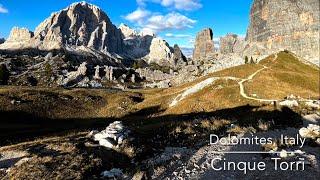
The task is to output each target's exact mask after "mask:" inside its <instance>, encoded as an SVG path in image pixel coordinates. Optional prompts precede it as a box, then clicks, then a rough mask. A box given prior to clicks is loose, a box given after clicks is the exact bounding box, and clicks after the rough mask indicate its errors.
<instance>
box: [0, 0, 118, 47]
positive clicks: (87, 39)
mask: <svg viewBox="0 0 320 180" xmlns="http://www.w3.org/2000/svg"><path fill="white" fill-rule="evenodd" d="M11 34H12V36H10V38H9V40H10V41H8V43H5V44H4V45H2V46H1V47H0V48H2V49H8V48H10V49H22V48H36V49H40V50H53V49H65V48H66V47H78V46H84V47H88V48H92V49H95V50H97V51H100V52H103V53H122V51H123V50H122V47H123V44H122V37H121V32H120V30H119V29H118V28H117V27H116V26H114V25H113V24H112V22H111V21H110V19H109V17H108V16H107V14H106V13H104V12H103V11H102V10H101V9H100V8H99V7H97V6H95V5H92V4H89V3H86V2H79V3H73V4H71V5H70V6H69V7H67V8H65V9H63V10H61V11H58V12H56V13H53V14H51V16H50V17H48V18H47V19H46V20H44V21H43V22H42V23H41V24H40V25H39V26H38V27H37V28H36V30H35V32H34V36H33V33H28V31H27V30H25V29H17V28H14V29H13V30H12V32H11ZM21 34H22V37H23V40H24V41H23V42H21V41H20V40H21V39H19V38H18V37H20V35H21ZM29 34H32V36H31V35H29ZM17 42H18V43H17Z"/></svg>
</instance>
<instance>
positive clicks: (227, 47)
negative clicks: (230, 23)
mask: <svg viewBox="0 0 320 180" xmlns="http://www.w3.org/2000/svg"><path fill="white" fill-rule="evenodd" d="M243 44H244V39H242V38H240V37H239V36H238V35H236V34H227V35H226V36H225V37H221V38H220V53H222V54H230V53H240V52H241V51H242V50H243V49H244V45H243Z"/></svg>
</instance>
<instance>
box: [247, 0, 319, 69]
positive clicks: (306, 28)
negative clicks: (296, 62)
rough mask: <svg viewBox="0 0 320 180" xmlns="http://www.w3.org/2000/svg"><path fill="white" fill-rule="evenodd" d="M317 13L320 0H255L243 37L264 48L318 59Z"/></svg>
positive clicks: (265, 50) (251, 43) (270, 51)
mask: <svg viewBox="0 0 320 180" xmlns="http://www.w3.org/2000/svg"><path fill="white" fill-rule="evenodd" d="M319 14H320V11H319V0H281V1H279V0H254V2H253V5H252V8H251V13H250V25H249V28H248V31H247V37H246V40H247V41H248V44H249V45H251V46H256V47H259V46H260V47H262V49H263V48H265V49H264V50H262V51H264V52H268V53H272V52H274V51H279V50H282V49H287V50H289V51H291V52H294V53H295V54H297V55H298V56H300V57H303V58H304V59H307V60H309V61H311V62H314V63H316V62H319V30H320V26H319V22H320V19H319V16H320V15H319ZM256 47H255V48H256ZM256 51H257V50H256ZM251 52H253V51H251ZM255 53H260V52H255ZM249 55H250V54H249Z"/></svg>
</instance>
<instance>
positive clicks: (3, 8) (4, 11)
mask: <svg viewBox="0 0 320 180" xmlns="http://www.w3.org/2000/svg"><path fill="white" fill-rule="evenodd" d="M8 12H9V11H8V9H6V8H5V7H3V5H2V4H0V13H8Z"/></svg>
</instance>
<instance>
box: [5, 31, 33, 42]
mask: <svg viewBox="0 0 320 180" xmlns="http://www.w3.org/2000/svg"><path fill="white" fill-rule="evenodd" d="M33 35H34V34H33V32H31V31H29V30H28V29H26V28H18V27H14V28H13V29H12V30H11V32H10V35H9V38H8V39H7V42H28V41H30V40H31V38H32V37H33Z"/></svg>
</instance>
